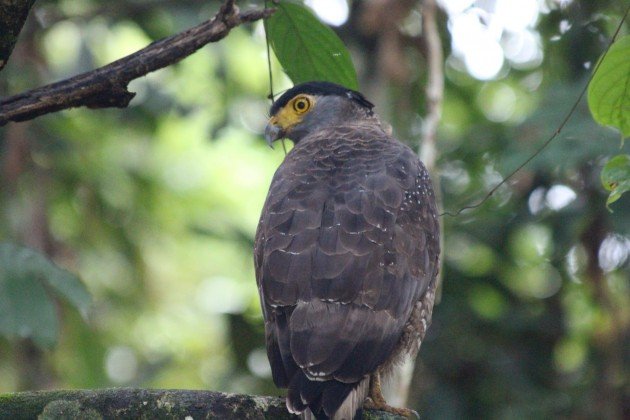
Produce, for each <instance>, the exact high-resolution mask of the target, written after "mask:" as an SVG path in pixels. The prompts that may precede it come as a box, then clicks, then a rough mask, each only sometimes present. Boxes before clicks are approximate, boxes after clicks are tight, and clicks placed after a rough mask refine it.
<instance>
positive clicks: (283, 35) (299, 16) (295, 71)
mask: <svg viewBox="0 0 630 420" xmlns="http://www.w3.org/2000/svg"><path fill="white" fill-rule="evenodd" d="M275 7H276V8H277V9H278V10H277V11H276V13H274V14H273V16H271V17H270V18H269V19H268V20H267V21H266V22H265V28H266V30H267V35H268V36H269V42H270V43H271V46H272V48H273V51H274V52H275V54H276V57H278V61H280V64H282V67H283V68H284V70H285V71H286V72H287V74H288V75H289V77H290V78H291V80H292V81H293V83H295V84H298V83H302V82H308V81H312V80H324V81H328V82H334V83H338V84H340V85H343V86H345V87H347V88H350V89H355V90H357V89H358V88H359V83H358V81H357V74H356V71H355V69H354V66H353V64H352V60H351V59H350V53H349V52H348V50H347V49H346V47H345V46H344V45H343V42H342V41H341V40H340V39H339V37H338V36H337V35H336V34H335V32H334V31H333V30H332V29H330V28H329V27H328V26H326V25H324V24H323V23H322V22H320V21H319V19H317V17H315V15H314V14H313V13H312V12H311V11H310V10H309V9H307V8H306V7H304V6H301V5H299V4H295V3H290V2H286V1H283V2H280V3H279V4H277V5H276V6H275Z"/></svg>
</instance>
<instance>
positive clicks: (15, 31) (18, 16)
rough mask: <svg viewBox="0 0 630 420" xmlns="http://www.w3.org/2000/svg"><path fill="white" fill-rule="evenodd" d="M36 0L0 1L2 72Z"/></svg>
mask: <svg viewBox="0 0 630 420" xmlns="http://www.w3.org/2000/svg"><path fill="white" fill-rule="evenodd" d="M33 3H35V0H26V1H25V0H0V70H2V69H3V68H4V66H5V65H6V64H7V62H8V61H9V57H10V56H11V53H12V52H13V47H15V44H16V42H17V40H18V37H19V35H20V32H21V31H22V27H23V26H24V22H26V18H27V17H28V12H29V11H30V10H31V7H33Z"/></svg>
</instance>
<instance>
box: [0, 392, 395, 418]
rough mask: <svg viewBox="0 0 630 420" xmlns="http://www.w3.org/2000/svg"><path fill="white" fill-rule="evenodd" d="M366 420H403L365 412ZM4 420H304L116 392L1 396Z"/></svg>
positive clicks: (211, 400)
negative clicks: (62, 419) (190, 419)
mask: <svg viewBox="0 0 630 420" xmlns="http://www.w3.org/2000/svg"><path fill="white" fill-rule="evenodd" d="M363 417H364V419H366V420H376V419H379V420H399V419H403V417H399V416H396V415H392V414H389V413H386V412H383V411H374V410H365V412H364V416H363ZM0 418H2V419H60V418H71V419H72V418H74V419H121V418H124V419H141V418H143V419H178V420H182V419H187V418H192V419H243V420H247V419H274V420H276V419H277V420H284V419H286V420H289V419H297V418H299V417H298V416H296V415H293V414H290V413H289V412H288V411H287V409H286V407H285V405H284V400H283V399H281V398H276V397H260V396H253V395H239V394H225V393H221V392H214V391H187V390H164V389H133V388H112V389H99V390H78V391H76V390H73V391H64V390H62V391H40V392H18V393H14V394H0Z"/></svg>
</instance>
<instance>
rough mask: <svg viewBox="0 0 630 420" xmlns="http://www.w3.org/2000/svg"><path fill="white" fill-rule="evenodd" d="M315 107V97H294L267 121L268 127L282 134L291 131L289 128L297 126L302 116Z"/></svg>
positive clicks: (304, 95)
mask: <svg viewBox="0 0 630 420" xmlns="http://www.w3.org/2000/svg"><path fill="white" fill-rule="evenodd" d="M314 105H315V97H314V96H312V95H306V94H300V95H297V96H296V97H294V98H293V99H291V100H290V101H289V103H287V104H286V105H285V106H284V107H283V108H281V109H280V111H278V112H277V113H276V115H274V116H273V117H271V118H270V119H269V125H275V126H277V127H279V128H280V129H281V130H282V131H284V132H289V131H291V127H293V126H295V125H296V124H299V123H300V122H301V121H302V119H303V118H304V116H305V115H306V114H307V113H308V112H309V111H310V110H311V109H312V108H313V106H314Z"/></svg>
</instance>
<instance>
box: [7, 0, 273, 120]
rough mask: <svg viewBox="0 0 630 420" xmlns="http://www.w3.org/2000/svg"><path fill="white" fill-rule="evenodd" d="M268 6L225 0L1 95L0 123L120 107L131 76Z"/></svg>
mask: <svg viewBox="0 0 630 420" xmlns="http://www.w3.org/2000/svg"><path fill="white" fill-rule="evenodd" d="M273 12H274V10H273V9H263V10H248V11H244V12H240V11H239V10H238V8H237V7H236V6H235V5H234V0H227V1H226V2H225V3H224V4H223V5H222V6H221V9H220V10H219V12H218V13H217V14H216V15H215V16H214V18H212V19H211V20H209V21H206V22H204V23H202V24H200V25H197V26H195V27H193V28H190V29H188V30H186V31H184V32H181V33H179V34H177V35H173V36H170V37H168V38H163V39H161V40H159V41H155V42H153V43H151V44H150V45H148V46H147V47H145V48H143V49H141V50H139V51H136V52H135V53H133V54H130V55H128V56H126V57H123V58H121V59H119V60H117V61H114V62H113V63H110V64H107V65H106V66H103V67H100V68H98V69H96V70H92V71H89V72H87V73H83V74H80V75H78V76H74V77H71V78H69V79H66V80H62V81H60V82H56V83H53V84H50V85H46V86H42V87H40V88H37V89H33V90H30V91H28V92H24V93H21V94H18V95H15V96H10V97H7V98H2V99H0V126H2V125H5V124H6V123H7V122H9V121H26V120H30V119H33V118H35V117H38V116H40V115H44V114H48V113H51V112H56V111H60V110H62V109H68V108H74V107H80V106H87V107H88V108H107V107H117V108H124V107H126V106H127V105H128V104H129V101H131V99H132V98H133V97H134V96H135V93H133V92H129V90H127V85H128V84H129V82H131V81H132V80H134V79H137V78H139V77H142V76H145V75H146V74H148V73H150V72H152V71H155V70H158V69H161V68H163V67H166V66H169V65H171V64H174V63H177V62H178V61H180V60H182V59H183V58H185V57H187V56H189V55H191V54H192V53H194V52H195V51H197V50H198V49H200V48H201V47H203V46H204V45H206V44H208V43H210V42H216V41H219V40H220V39H222V38H224V37H225V36H226V35H227V34H228V33H229V32H230V30H231V29H232V28H234V27H236V26H238V25H240V24H242V23H247V22H254V21H256V20H259V19H263V18H265V17H267V16H270V15H271V14H272V13H273Z"/></svg>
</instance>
